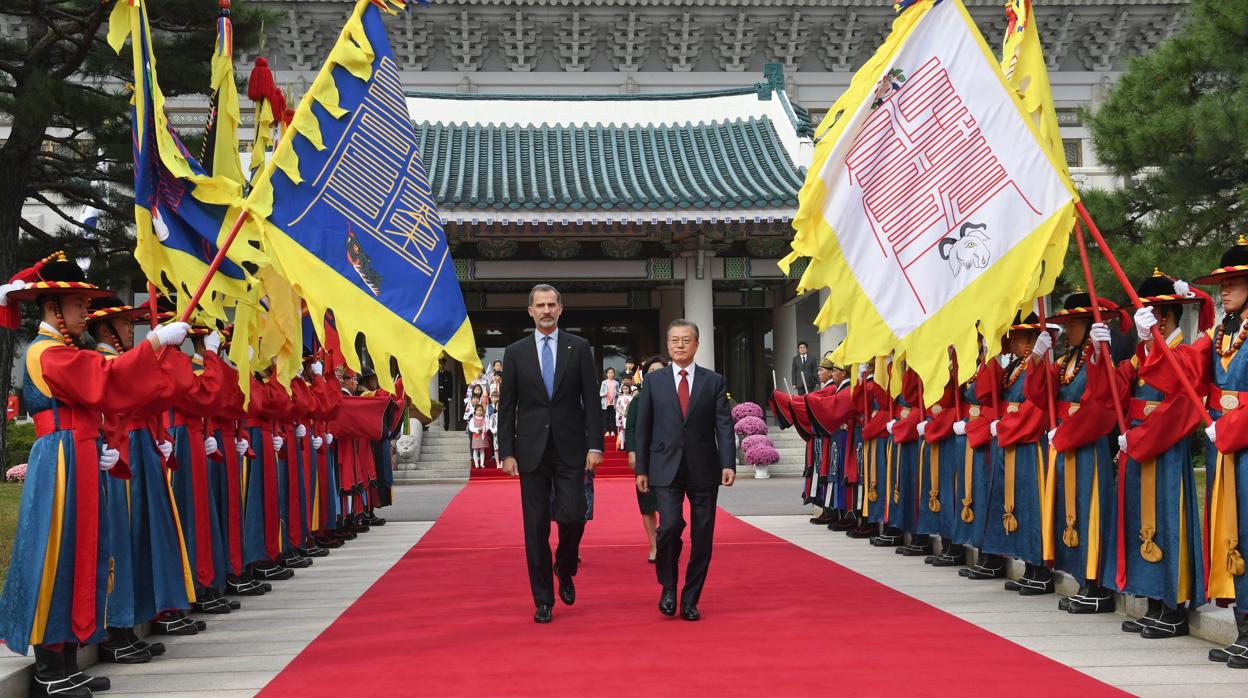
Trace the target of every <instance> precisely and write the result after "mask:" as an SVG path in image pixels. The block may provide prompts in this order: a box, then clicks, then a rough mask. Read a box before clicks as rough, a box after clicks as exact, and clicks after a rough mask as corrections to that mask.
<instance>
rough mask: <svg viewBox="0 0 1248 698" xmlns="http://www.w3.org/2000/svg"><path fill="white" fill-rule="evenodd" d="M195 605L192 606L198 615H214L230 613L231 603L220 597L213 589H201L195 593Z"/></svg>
mask: <svg viewBox="0 0 1248 698" xmlns="http://www.w3.org/2000/svg"><path fill="white" fill-rule="evenodd" d="M195 599H196V600H195V603H193V604H191V606H192V608H194V609H195V611H196V612H197V613H211V614H214V615H219V614H225V613H229V612H230V610H231V608H230V602H229V601H227V600H225V599H224V598H223V597H221V596H219V595H218V594H217V593H216V592H214V591H213V590H212V589H201V590H199V591H197V592H195Z"/></svg>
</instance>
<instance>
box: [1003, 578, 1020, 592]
mask: <svg viewBox="0 0 1248 698" xmlns="http://www.w3.org/2000/svg"><path fill="white" fill-rule="evenodd" d="M1004 586H1005V590H1006V591H1018V590H1019V589H1022V588H1023V583H1022V582H1021V581H1015V580H1013V579H1007V580H1005V585H1004Z"/></svg>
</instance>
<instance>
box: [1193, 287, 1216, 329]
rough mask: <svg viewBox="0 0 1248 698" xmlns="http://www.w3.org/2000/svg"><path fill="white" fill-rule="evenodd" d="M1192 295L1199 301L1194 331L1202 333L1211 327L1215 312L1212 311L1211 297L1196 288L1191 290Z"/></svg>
mask: <svg viewBox="0 0 1248 698" xmlns="http://www.w3.org/2000/svg"><path fill="white" fill-rule="evenodd" d="M1192 293H1195V294H1196V297H1197V298H1199V299H1200V311H1199V313H1198V314H1197V316H1196V330H1197V331H1198V332H1204V331H1206V330H1208V329H1209V328H1210V327H1213V318H1214V312H1215V311H1214V309H1213V297H1212V296H1210V295H1209V294H1208V293H1205V292H1204V291H1202V290H1200V289H1198V288H1193V289H1192Z"/></svg>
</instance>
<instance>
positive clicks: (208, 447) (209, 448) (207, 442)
mask: <svg viewBox="0 0 1248 698" xmlns="http://www.w3.org/2000/svg"><path fill="white" fill-rule="evenodd" d="M219 450H221V449H219V448H218V447H217V437H215V436H209V437H208V438H206V439H204V453H205V454H206V455H209V456H211V455H212V454H214V453H216V452H217V451H219Z"/></svg>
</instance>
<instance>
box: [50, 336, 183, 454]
mask: <svg viewBox="0 0 1248 698" xmlns="http://www.w3.org/2000/svg"><path fill="white" fill-rule="evenodd" d="M39 368H40V370H41V372H42V374H43V375H42V379H43V382H44V383H45V384H46V385H47V387H48V390H49V391H51V393H52V396H53V397H55V398H57V399H58V400H64V401H65V402H67V403H69V404H71V405H74V406H76V407H85V408H87V409H91V410H96V411H99V412H123V413H124V412H132V411H134V410H137V409H139V408H141V407H143V406H144V405H146V404H147V402H148V400H149V399H150V395H149V393H148V391H147V390H143V389H142V386H144V385H147V384H149V383H150V382H151V381H152V380H153V376H158V375H159V374H160V367H159V364H158V363H157V362H156V352H155V351H153V350H152V345H151V344H150V343H148V342H140V343H139V346H138V347H136V348H135V349H132V350H131V351H128V352H126V353H124V354H122V355H121V356H118V357H116V358H112V359H106V358H104V355H103V354H101V353H99V352H97V351H87V350H83V349H78V348H76V347H68V346H65V345H62V344H54V345H52V346H50V347H48V348H47V349H44V350H43V352H42V353H41V354H40V355H39ZM119 450H120V449H119Z"/></svg>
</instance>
